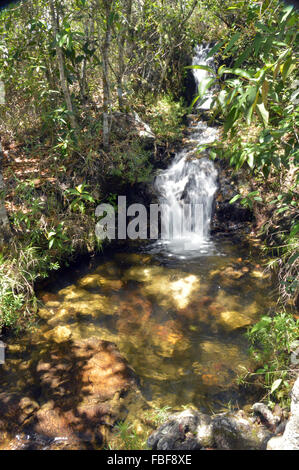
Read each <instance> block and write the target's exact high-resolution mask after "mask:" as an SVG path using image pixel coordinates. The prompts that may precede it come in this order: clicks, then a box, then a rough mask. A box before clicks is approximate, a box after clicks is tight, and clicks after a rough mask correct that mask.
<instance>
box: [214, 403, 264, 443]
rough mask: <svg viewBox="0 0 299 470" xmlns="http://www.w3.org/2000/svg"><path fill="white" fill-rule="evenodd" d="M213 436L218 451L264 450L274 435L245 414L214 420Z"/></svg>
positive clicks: (240, 412)
mask: <svg viewBox="0 0 299 470" xmlns="http://www.w3.org/2000/svg"><path fill="white" fill-rule="evenodd" d="M213 436H214V440H215V444H216V448H217V449H223V450H263V449H266V446H267V442H268V440H269V439H270V438H271V437H272V434H271V433H270V432H269V431H268V430H267V429H266V428H265V427H264V426H260V425H258V424H256V423H254V422H253V420H252V419H251V418H248V417H246V415H245V413H244V412H242V410H241V411H239V412H238V413H235V414H231V413H223V414H220V415H217V416H215V417H214V418H213Z"/></svg>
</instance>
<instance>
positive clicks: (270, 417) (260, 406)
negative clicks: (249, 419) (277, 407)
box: [252, 403, 281, 432]
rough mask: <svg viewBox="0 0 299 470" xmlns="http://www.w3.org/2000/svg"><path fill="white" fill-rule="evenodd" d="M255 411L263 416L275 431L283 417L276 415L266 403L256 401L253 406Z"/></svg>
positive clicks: (267, 424) (265, 421)
mask: <svg viewBox="0 0 299 470" xmlns="http://www.w3.org/2000/svg"><path fill="white" fill-rule="evenodd" d="M252 409H253V411H254V412H255V413H256V414H257V415H258V416H260V417H261V418H262V421H263V422H264V423H265V424H266V426H268V427H269V428H270V429H271V431H273V432H274V431H275V430H276V427H277V426H278V425H279V423H280V421H281V417H280V416H277V415H274V414H273V413H272V411H271V410H269V408H268V407H267V405H265V404H264V403H255V404H254V405H253V407H252Z"/></svg>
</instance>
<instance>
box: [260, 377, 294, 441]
mask: <svg viewBox="0 0 299 470" xmlns="http://www.w3.org/2000/svg"><path fill="white" fill-rule="evenodd" d="M267 450H299V376H298V377H297V380H296V382H295V384H294V387H293V390H292V393H291V414H290V418H289V421H288V422H287V424H286V427H285V431H284V433H283V435H282V436H277V437H273V438H272V439H270V441H269V442H268V445H267Z"/></svg>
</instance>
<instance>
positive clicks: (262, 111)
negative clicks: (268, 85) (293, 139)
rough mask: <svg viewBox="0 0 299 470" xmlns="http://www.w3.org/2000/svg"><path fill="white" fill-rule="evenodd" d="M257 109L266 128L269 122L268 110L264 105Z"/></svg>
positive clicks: (259, 105)
mask: <svg viewBox="0 0 299 470" xmlns="http://www.w3.org/2000/svg"><path fill="white" fill-rule="evenodd" d="M256 107H257V109H258V111H259V113H260V115H261V117H262V120H263V123H264V126H265V127H266V126H267V125H268V122H269V112H268V111H267V110H266V108H265V105H264V103H259V104H257V105H256Z"/></svg>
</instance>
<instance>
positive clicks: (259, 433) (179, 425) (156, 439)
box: [147, 409, 273, 450]
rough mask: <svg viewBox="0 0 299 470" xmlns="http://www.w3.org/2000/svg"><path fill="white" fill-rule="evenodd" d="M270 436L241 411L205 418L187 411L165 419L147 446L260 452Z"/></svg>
mask: <svg viewBox="0 0 299 470" xmlns="http://www.w3.org/2000/svg"><path fill="white" fill-rule="evenodd" d="M272 435H273V434H271V433H270V431H268V430H267V429H266V428H265V427H264V426H262V425H258V424H257V423H255V422H254V420H253V419H251V418H249V417H247V416H246V415H245V413H244V412H243V411H239V412H237V413H222V414H218V415H214V416H208V415H206V414H203V413H200V412H199V411H197V410H193V409H188V410H185V411H183V412H182V413H176V414H173V415H171V416H169V417H168V419H167V421H166V422H165V423H164V424H162V426H161V427H160V428H159V429H157V430H156V431H155V432H153V433H152V434H151V435H150V437H149V439H148V441H147V445H148V446H149V447H150V448H152V449H154V450H182V449H184V450H195V449H206V448H215V449H219V450H262V449H266V445H267V441H268V440H269V439H270V438H271V437H272ZM188 446H189V447H188Z"/></svg>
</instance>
